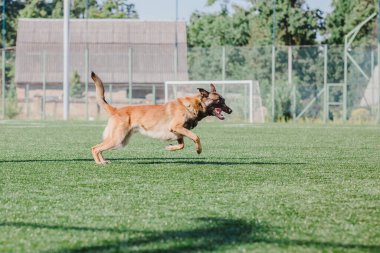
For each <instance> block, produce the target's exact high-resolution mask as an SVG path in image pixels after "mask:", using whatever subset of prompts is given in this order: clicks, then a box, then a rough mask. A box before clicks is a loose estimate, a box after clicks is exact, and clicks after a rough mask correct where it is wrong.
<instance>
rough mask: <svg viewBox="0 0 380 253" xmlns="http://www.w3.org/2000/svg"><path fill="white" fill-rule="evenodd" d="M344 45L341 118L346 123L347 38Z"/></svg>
mask: <svg viewBox="0 0 380 253" xmlns="http://www.w3.org/2000/svg"><path fill="white" fill-rule="evenodd" d="M344 40H345V43H344V84H343V112H342V114H343V115H342V118H343V121H346V119H347V67H348V64H347V53H348V52H347V50H348V47H347V45H348V44H347V37H345V39H344Z"/></svg>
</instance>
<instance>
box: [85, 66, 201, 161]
mask: <svg viewBox="0 0 380 253" xmlns="http://www.w3.org/2000/svg"><path fill="white" fill-rule="evenodd" d="M91 77H92V79H93V80H94V82H95V86H96V97H97V101H98V103H99V105H100V106H102V107H103V108H104V109H105V110H106V111H107V113H108V114H109V120H108V125H107V127H106V128H105V130H104V133H103V142H102V143H100V144H98V145H96V146H94V147H92V155H93V157H94V160H95V162H96V163H97V164H104V163H106V161H105V160H104V158H103V156H102V152H103V151H105V150H109V149H115V148H119V147H123V146H125V145H126V144H127V142H128V139H129V138H130V136H131V135H132V134H133V133H134V132H140V133H141V134H143V135H147V136H149V137H152V138H156V139H161V140H177V141H178V144H177V145H170V146H167V147H166V149H167V150H170V151H174V150H180V149H183V148H184V140H183V137H184V136H186V137H188V138H189V139H191V140H192V141H193V142H194V143H195V150H196V152H197V153H198V154H200V153H201V152H202V145H201V141H200V138H199V137H198V136H197V135H196V134H194V133H193V132H191V131H190V130H189V129H187V128H190V129H191V128H192V127H187V128H185V127H184V126H186V124H191V123H192V122H193V121H195V122H197V117H199V114H200V113H205V107H204V106H203V105H204V103H203V101H202V99H203V98H202V95H196V96H193V97H183V98H178V99H176V100H173V101H170V102H168V103H166V104H161V105H133V106H127V107H122V108H119V109H117V108H115V107H113V106H111V105H109V104H108V103H107V101H106V100H105V99H104V87H103V83H102V81H101V80H100V78H99V77H98V76H97V75H96V74H95V73H92V74H91ZM189 122H190V123H189Z"/></svg>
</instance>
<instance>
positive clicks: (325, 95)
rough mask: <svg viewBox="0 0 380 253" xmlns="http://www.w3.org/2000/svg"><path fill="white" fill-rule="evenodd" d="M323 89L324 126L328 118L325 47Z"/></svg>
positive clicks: (325, 54)
mask: <svg viewBox="0 0 380 253" xmlns="http://www.w3.org/2000/svg"><path fill="white" fill-rule="evenodd" d="M323 51H324V52H323V87H324V90H325V94H324V99H323V102H324V103H323V122H324V123H325V124H326V123H327V120H328V117H329V88H328V86H327V45H326V44H325V46H324V47H323Z"/></svg>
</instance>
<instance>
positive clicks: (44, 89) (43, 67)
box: [42, 50, 46, 120]
mask: <svg viewBox="0 0 380 253" xmlns="http://www.w3.org/2000/svg"><path fill="white" fill-rule="evenodd" d="M42 119H43V120H45V119H46V51H45V50H44V51H43V52H42Z"/></svg>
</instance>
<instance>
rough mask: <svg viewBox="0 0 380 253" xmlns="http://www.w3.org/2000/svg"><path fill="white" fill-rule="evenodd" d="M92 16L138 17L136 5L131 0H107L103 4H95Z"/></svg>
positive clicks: (90, 13) (91, 10)
mask: <svg viewBox="0 0 380 253" xmlns="http://www.w3.org/2000/svg"><path fill="white" fill-rule="evenodd" d="M89 17H90V18H138V14H137V11H136V9H135V5H134V4H131V3H129V0H106V1H104V2H103V5H102V6H94V7H92V8H91V9H90V12H89Z"/></svg>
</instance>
